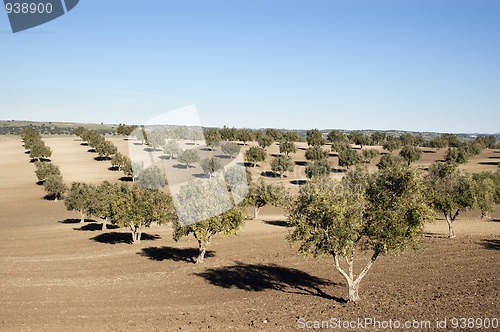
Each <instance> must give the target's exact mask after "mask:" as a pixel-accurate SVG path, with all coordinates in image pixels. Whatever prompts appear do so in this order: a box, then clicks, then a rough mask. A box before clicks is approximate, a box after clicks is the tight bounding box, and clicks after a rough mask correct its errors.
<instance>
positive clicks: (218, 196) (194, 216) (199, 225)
mask: <svg viewBox="0 0 500 332" xmlns="http://www.w3.org/2000/svg"><path fill="white" fill-rule="evenodd" d="M221 188H223V189H222V190H221ZM193 197H195V198H194V199H193ZM228 197H229V192H228V190H227V187H226V184H225V183H224V181H222V180H219V179H216V178H213V179H211V180H195V181H192V182H190V183H188V184H187V185H185V186H184V187H182V188H181V190H180V192H179V193H178V194H177V195H176V196H175V197H174V201H175V205H176V206H177V207H179V206H182V207H183V208H184V209H183V210H182V211H179V209H177V213H178V215H179V218H178V219H174V220H173V228H174V233H173V239H174V240H175V241H179V240H180V239H181V238H182V237H184V236H188V235H189V234H193V236H194V237H195V239H196V240H197V241H198V257H197V259H196V264H200V263H203V259H204V257H205V254H206V252H207V247H208V245H209V244H210V240H211V239H212V237H213V236H214V235H216V234H223V235H231V234H237V233H238V230H239V228H240V227H241V225H242V224H243V211H242V209H241V208H240V207H239V206H235V205H234V204H233V203H232V201H231V200H230V199H228ZM186 220H192V221H193V222H185V221H186Z"/></svg>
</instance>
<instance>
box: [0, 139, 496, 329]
mask: <svg viewBox="0 0 500 332" xmlns="http://www.w3.org/2000/svg"><path fill="white" fill-rule="evenodd" d="M112 140H113V142H115V144H117V145H119V149H120V150H122V151H124V152H126V144H123V143H122V142H123V140H122V139H120V138H112ZM45 141H46V143H47V145H49V146H50V147H51V148H52V149H53V151H54V155H53V158H52V160H53V162H54V163H55V164H57V165H59V166H60V168H61V172H62V174H63V177H64V179H65V181H66V182H67V183H68V184H69V183H71V181H82V180H84V181H88V182H100V181H102V180H104V179H107V180H109V181H119V180H118V179H119V178H120V177H121V176H122V173H121V172H113V171H110V170H108V167H109V166H110V163H109V161H102V162H101V161H96V160H94V157H95V154H92V153H89V152H87V149H88V147H84V146H81V145H80V142H78V141H75V138H74V137H63V138H58V137H51V138H47V139H45ZM277 149H278V147H277V146H276V145H273V146H272V147H270V148H268V152H269V153H277ZM303 153H304V150H299V153H297V155H294V156H293V158H294V159H295V160H296V161H299V162H300V161H303V160H305V159H304V158H303ZM442 153H444V152H443V151H439V152H438V153H437V154H434V153H432V154H431V153H426V154H424V157H423V158H422V160H420V161H419V162H418V163H417V164H418V165H417V164H416V165H414V167H420V166H423V167H425V165H426V164H427V165H428V164H430V162H432V161H433V160H435V159H439V158H442V156H441V154H442ZM492 155H494V152H493V151H489V150H487V151H485V152H484V153H483V154H482V155H479V156H478V157H477V158H473V160H471V161H470V163H469V164H467V165H465V166H464V169H466V170H469V171H477V170H481V169H492V170H493V169H495V168H494V167H493V166H491V165H488V164H480V163H481V162H483V161H485V160H490V159H491V158H489V157H491V156H492ZM334 158H335V157H332V158H331V160H332V164H334V163H335V160H334ZM268 159H270V158H268ZM268 162H269V160H267V161H266V162H265V163H263V164H262V165H260V167H257V168H255V169H252V170H251V171H252V174H253V175H254V177H257V176H259V175H260V174H261V173H262V172H265V171H267V167H268V165H269V164H268ZM375 164H376V161H373V162H372V166H374V165H375ZM0 165H1V169H2V172H0V227H1V232H0V253H1V255H0V262H1V263H0V264H1V265H0V266H1V269H0V279H1V280H2V283H1V284H0V331H28V330H30V331H33V330H35V331H174V330H185V331H199V330H201V331H212V330H213V331H229V330H231V331H232V330H238V331H280V330H281V331H293V330H298V327H299V326H298V320H299V319H300V318H303V319H305V320H307V321H318V320H319V321H323V320H329V319H330V318H339V319H342V320H356V319H358V318H365V317H373V318H376V319H378V320H388V319H392V320H399V321H401V322H404V321H406V320H414V319H415V320H419V321H420V320H422V321H424V320H430V321H431V322H432V324H433V325H432V326H433V327H432V328H431V329H430V330H438V329H436V328H435V326H434V324H435V320H437V319H445V318H447V319H448V320H449V319H451V318H452V317H464V318H500V315H499V309H500V306H499V305H498V298H499V290H500V286H499V285H500V283H499V279H498V278H499V272H500V265H499V258H500V251H499V249H500V209H499V207H497V210H496V212H494V213H493V214H492V215H491V219H490V220H481V219H480V218H479V216H480V213H479V212H478V211H470V212H467V213H465V214H463V215H461V216H460V217H459V220H458V221H457V225H456V231H457V238H456V239H453V240H449V239H447V238H446V234H447V226H446V223H445V222H444V221H443V220H442V219H438V220H437V221H436V223H434V224H430V225H427V232H428V233H427V236H426V238H425V240H424V242H423V244H422V247H421V248H420V249H419V250H418V251H415V252H407V253H405V254H403V255H400V256H385V257H381V258H380V259H379V260H377V262H376V263H375V265H374V266H373V268H372V270H370V272H369V273H368V275H367V276H366V277H365V279H364V280H363V282H362V284H361V289H360V296H361V298H362V300H361V302H360V303H357V304H349V303H345V298H346V297H347V288H346V284H345V282H344V280H343V278H342V277H341V276H340V275H339V274H338V273H337V272H336V271H335V270H334V268H333V264H332V261H331V258H329V257H324V258H320V259H317V260H316V259H313V258H304V257H301V256H299V255H298V254H297V248H296V247H294V246H292V247H291V246H289V245H288V243H287V242H286V241H285V236H286V235H287V234H288V229H287V228H286V227H285V223H284V222H283V220H284V216H283V214H282V212H281V211H280V210H279V209H275V208H264V209H263V211H262V212H261V214H260V217H261V219H262V220H257V221H247V222H246V224H245V226H244V228H243V229H242V230H241V232H240V235H239V236H238V237H223V236H217V237H216V238H215V239H214V240H213V242H212V244H211V247H210V252H209V254H208V257H207V259H206V261H205V263H204V264H203V265H201V266H198V265H195V264H193V262H192V259H193V257H194V256H195V255H196V250H195V248H196V243H195V241H194V239H193V238H184V239H182V240H181V241H179V242H177V243H175V242H174V241H173V240H172V237H171V235H172V234H171V233H172V231H171V228H170V227H168V226H166V227H165V226H162V227H160V226H154V227H151V228H150V229H147V231H146V233H147V234H146V236H145V237H146V239H144V240H143V241H142V243H141V244H138V245H132V244H129V240H130V239H129V238H130V234H129V233H128V232H127V230H126V229H111V230H108V231H107V232H105V233H102V232H100V231H99V230H98V229H100V227H99V225H97V223H96V222H95V221H92V220H87V221H86V222H85V223H84V224H80V223H78V220H76V218H78V217H79V214H78V213H73V212H67V211H66V210H65V208H64V203H63V202H53V201H47V200H44V199H43V195H44V193H43V188H41V187H40V186H37V185H36V184H35V182H36V177H35V174H34V170H35V168H34V165H33V164H30V163H29V157H28V155H26V154H25V153H24V149H23V147H22V144H21V142H20V141H19V140H18V139H16V138H12V137H5V138H2V139H0ZM299 167H303V166H299ZM300 174H301V173H298V172H297V174H289V177H288V178H284V179H280V178H272V177H270V178H268V177H266V179H268V180H269V181H273V182H284V183H287V185H289V186H290V187H293V188H298V187H299V186H298V185H294V184H291V183H290V181H293V180H296V179H301V175H300ZM304 178H305V176H304ZM438 217H439V216H438ZM367 257H368V256H366V257H362V258H360V260H359V262H356V263H358V264H357V266H358V268H359V269H361V268H362V266H363V264H364V263H365V262H366V259H367ZM369 330H372V331H375V330H377V329H369ZM416 330H417V331H419V330H420V329H416ZM448 330H450V329H448ZM439 331H443V329H439Z"/></svg>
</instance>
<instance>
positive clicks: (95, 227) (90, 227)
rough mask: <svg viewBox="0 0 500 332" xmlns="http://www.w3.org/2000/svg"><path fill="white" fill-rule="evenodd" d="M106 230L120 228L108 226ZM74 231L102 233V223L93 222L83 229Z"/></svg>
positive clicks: (79, 228)
mask: <svg viewBox="0 0 500 332" xmlns="http://www.w3.org/2000/svg"><path fill="white" fill-rule="evenodd" d="M92 221H93V220H92ZM106 228H107V229H117V228H119V227H118V226H116V225H106ZM73 229H74V230H75V231H87V232H95V231H101V230H102V223H97V222H91V223H88V224H85V225H82V226H81V227H78V228H73Z"/></svg>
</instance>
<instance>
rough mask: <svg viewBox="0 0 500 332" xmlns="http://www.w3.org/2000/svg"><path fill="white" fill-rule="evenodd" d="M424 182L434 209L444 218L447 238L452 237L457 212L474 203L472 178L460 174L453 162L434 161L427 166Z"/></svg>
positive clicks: (470, 206) (472, 205) (473, 205)
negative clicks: (446, 225)
mask: <svg viewBox="0 0 500 332" xmlns="http://www.w3.org/2000/svg"><path fill="white" fill-rule="evenodd" d="M425 182H426V185H427V189H428V195H429V196H430V197H431V200H432V205H433V207H434V209H436V211H439V212H441V213H443V215H444V217H445V218H446V222H447V223H448V231H449V232H448V236H449V238H450V239H451V238H454V237H455V236H456V234H455V229H454V224H455V220H456V219H457V217H458V215H459V213H460V212H462V211H465V210H467V209H470V208H473V207H475V205H476V200H475V197H474V186H473V182H472V178H471V177H470V176H467V175H465V174H462V173H461V172H460V171H459V170H458V169H457V167H456V164H454V163H438V162H436V163H434V164H433V165H431V167H430V168H429V174H428V175H427V176H426V181H425Z"/></svg>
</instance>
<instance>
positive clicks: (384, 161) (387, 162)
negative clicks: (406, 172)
mask: <svg viewBox="0 0 500 332" xmlns="http://www.w3.org/2000/svg"><path fill="white" fill-rule="evenodd" d="M402 164H407V162H406V161H405V160H404V159H403V157H401V156H394V155H392V154H384V155H383V156H382V157H380V161H379V162H378V164H377V167H378V168H379V169H384V168H391V167H395V166H397V165H402Z"/></svg>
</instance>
